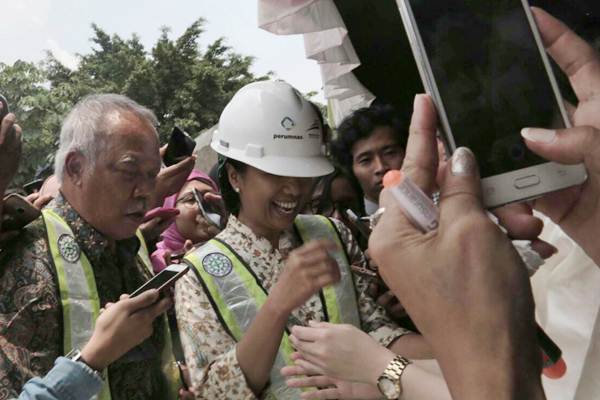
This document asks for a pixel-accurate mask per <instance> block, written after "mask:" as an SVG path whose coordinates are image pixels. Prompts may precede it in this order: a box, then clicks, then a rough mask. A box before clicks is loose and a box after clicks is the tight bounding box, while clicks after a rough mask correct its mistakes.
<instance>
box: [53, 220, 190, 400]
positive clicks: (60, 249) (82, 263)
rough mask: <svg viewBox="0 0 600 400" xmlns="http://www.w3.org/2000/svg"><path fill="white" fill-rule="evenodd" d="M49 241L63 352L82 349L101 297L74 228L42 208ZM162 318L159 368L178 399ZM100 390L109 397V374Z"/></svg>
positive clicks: (146, 260) (143, 254)
mask: <svg viewBox="0 0 600 400" xmlns="http://www.w3.org/2000/svg"><path fill="white" fill-rule="evenodd" d="M42 216H43V218H44V223H45V224H46V231H47V233H48V244H49V247H50V252H51V254H52V260H53V262H54V267H55V269H56V275H57V277H58V289H59V293H60V301H61V305H62V314H63V354H67V353H68V352H69V351H71V350H72V349H74V348H79V349H81V348H82V347H83V346H84V345H85V344H86V343H87V342H88V340H89V339H90V337H91V336H92V333H93V331H94V325H95V323H96V319H97V318H98V314H99V312H100V299H99V297H98V290H97V288H96V280H95V278H94V271H93V269H92V266H91V264H90V262H89V260H88V258H87V257H86V255H85V253H83V252H82V251H81V250H80V248H79V245H78V244H77V242H76V240H75V236H74V235H73V231H72V230H71V228H70V227H69V225H68V224H67V223H66V221H64V220H63V219H62V218H61V217H60V216H59V215H58V214H56V213H55V212H54V211H52V210H50V209H44V210H42ZM137 236H138V238H139V240H140V242H141V243H140V249H139V251H138V257H139V258H140V260H141V261H142V263H143V264H144V265H145V266H146V268H148V270H149V271H150V273H151V274H152V273H153V272H152V264H151V263H150V257H149V256H148V249H147V247H146V242H145V241H144V238H143V237H142V235H141V232H139V231H138V232H137ZM162 318H163V321H164V332H165V337H164V346H163V350H162V353H161V359H162V371H163V374H164V375H165V378H166V380H167V382H168V392H169V397H168V398H169V399H173V400H175V399H177V398H178V392H179V388H180V387H181V380H180V377H179V370H178V368H177V364H176V362H175V359H174V358H173V352H172V350H171V334H170V332H169V326H168V323H167V319H166V317H162ZM104 375H105V377H106V378H105V381H104V385H103V388H102V391H101V392H100V394H99V395H97V396H96V397H95V398H96V399H101V400H110V399H111V395H110V385H109V381H108V374H104Z"/></svg>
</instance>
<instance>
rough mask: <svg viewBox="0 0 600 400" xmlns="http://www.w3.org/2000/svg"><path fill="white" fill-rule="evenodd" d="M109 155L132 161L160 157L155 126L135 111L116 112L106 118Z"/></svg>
mask: <svg viewBox="0 0 600 400" xmlns="http://www.w3.org/2000/svg"><path fill="white" fill-rule="evenodd" d="M106 124H107V126H106V131H107V135H106V138H105V140H106V148H107V154H106V155H107V156H109V157H111V158H116V159H121V158H123V157H125V156H128V157H127V158H128V159H131V160H132V161H138V162H139V161H142V160H145V159H158V160H159V159H160V155H159V152H158V148H159V143H158V137H157V136H156V130H155V129H154V127H153V126H152V125H151V124H150V123H148V122H147V121H145V120H142V119H141V118H139V117H137V116H136V115H135V114H133V113H127V112H125V113H123V112H120V113H117V112H114V113H112V114H111V115H108V116H107V118H106Z"/></svg>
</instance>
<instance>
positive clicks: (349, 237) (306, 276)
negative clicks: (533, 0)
mask: <svg viewBox="0 0 600 400" xmlns="http://www.w3.org/2000/svg"><path fill="white" fill-rule="evenodd" d="M534 13H535V17H536V19H537V23H538V26H539V28H540V31H541V34H542V37H543V40H544V42H545V45H546V47H547V48H548V51H549V53H550V55H551V56H552V57H553V58H554V60H555V61H556V62H557V64H558V65H559V66H560V67H561V68H562V69H563V71H564V72H565V73H566V74H567V75H568V76H569V79H570V81H571V84H572V86H573V88H574V90H575V92H576V94H577V96H578V99H579V104H578V105H576V106H575V107H574V111H573V113H572V122H573V125H574V127H573V128H570V129H565V130H563V131H553V130H547V129H544V127H523V128H524V130H523V131H522V136H523V138H524V140H525V143H526V144H527V146H528V147H529V149H530V150H531V151H533V152H534V153H536V154H538V155H540V156H542V157H544V158H546V159H548V160H551V161H555V162H560V163H564V164H574V163H584V164H585V166H586V168H587V171H588V178H587V180H586V182H585V183H584V184H582V185H581V186H579V187H573V188H569V189H567V190H563V191H561V192H556V193H552V194H549V195H546V196H544V197H543V198H540V199H537V200H535V201H534V202H533V203H532V205H533V207H534V208H536V209H538V210H539V211H541V212H543V213H544V214H546V215H547V216H549V217H550V218H551V219H552V220H553V221H555V222H556V223H557V224H559V225H560V226H561V228H562V229H564V231H565V232H567V233H568V234H569V235H570V237H571V238H573V240H574V241H576V242H577V244H578V245H579V246H581V248H582V249H583V250H584V251H585V252H586V253H587V254H588V255H589V256H590V257H591V258H592V259H593V260H594V261H595V262H596V263H600V246H598V244H597V243H595V236H594V232H595V231H596V229H597V227H598V226H600V209H599V208H598V201H597V199H598V197H599V196H600V185H599V179H600V166H599V164H598V159H600V118H599V116H600V113H599V112H598V110H600V100H598V99H599V98H600V97H598V93H600V58H599V56H598V54H596V53H595V52H594V50H593V49H592V48H591V47H590V46H589V45H588V44H587V43H586V42H585V41H583V40H582V39H580V38H579V37H577V36H576V35H575V34H574V33H573V32H572V31H570V30H569V29H568V28H567V27H566V26H565V25H563V24H562V23H561V22H560V21H558V20H556V19H554V18H553V17H552V16H550V15H549V14H547V13H545V12H544V11H542V10H539V9H535V10H534ZM17 118H18V116H15V115H13V114H8V115H7V116H5V117H4V119H3V120H2V123H1V126H0V192H2V193H5V192H7V191H8V190H9V188H10V183H11V181H12V178H13V177H14V175H15V173H16V171H17V169H18V166H19V159H20V156H21V146H22V136H23V135H27V132H21V128H20V127H19V125H18V123H17V122H18V121H17ZM156 125H157V121H156V118H155V116H154V114H153V112H152V111H151V110H149V109H147V108H145V107H143V106H141V105H139V104H137V103H136V102H134V101H133V100H131V99H129V98H127V97H125V96H122V95H116V94H96V95H90V96H87V97H85V98H83V99H82V100H81V101H80V102H79V103H78V104H77V105H75V106H74V108H73V109H72V110H71V111H70V113H69V114H68V115H67V116H66V118H65V120H64V122H63V125H62V129H61V133H60V144H59V148H58V151H57V153H56V156H55V165H54V174H53V175H52V176H51V177H50V178H48V180H47V182H46V183H45V184H44V185H43V186H42V188H41V189H40V191H39V192H37V193H35V194H34V195H32V196H30V197H29V198H28V200H29V201H30V202H31V206H32V207H34V208H37V209H39V213H40V215H39V217H37V218H36V219H34V220H33V221H31V222H30V223H28V224H27V225H26V226H23V227H18V228H11V229H10V230H6V229H4V230H3V229H2V225H0V343H1V348H0V400H4V399H13V398H19V399H90V398H98V399H128V400H129V399H171V398H172V399H176V398H183V399H194V398H195V399H233V400H235V399H255V398H275V399H400V398H401V399H432V400H433V399H450V398H454V399H482V398H494V399H507V400H508V399H543V398H544V392H543V388H542V384H541V378H540V374H541V369H542V363H541V357H540V348H539V345H538V343H537V338H536V323H535V319H534V302H533V296H532V293H531V286H530V282H529V275H528V271H527V269H526V268H525V265H524V264H523V261H522V260H521V258H520V257H519V255H518V253H517V252H516V251H515V248H514V247H513V246H512V244H511V239H523V240H529V241H531V243H532V247H533V248H534V249H535V250H536V251H538V253H539V254H540V255H542V256H543V257H548V256H550V255H551V254H552V253H553V251H554V249H553V248H552V246H550V245H549V244H547V243H545V242H543V241H541V240H539V238H538V235H539V234H540V232H541V229H542V224H541V221H540V220H539V219H537V218H536V217H534V216H533V215H532V210H531V207H530V205H525V204H517V205H509V206H507V207H504V208H502V209H498V210H495V211H494V213H495V214H496V216H497V219H498V220H499V221H500V223H501V224H502V225H503V227H502V228H500V227H499V226H498V225H496V224H495V223H494V222H492V220H491V219H490V218H489V216H488V214H487V213H486V211H485V209H484V207H483V205H482V200H481V185H480V181H479V175H478V168H477V161H476V159H475V156H474V155H473V154H472V153H471V152H470V151H469V150H468V149H466V148H459V149H457V150H456V151H455V152H454V154H453V155H452V156H451V157H449V158H446V157H445V156H444V152H443V150H441V149H440V147H439V145H438V141H437V139H436V131H437V127H438V122H437V116H436V111H435V108H434V106H433V103H432V101H431V99H430V98H429V97H428V96H426V95H417V96H416V97H415V102H414V110H413V114H412V117H411V118H410V121H409V120H408V118H406V119H403V118H402V116H400V115H398V114H397V113H396V112H395V111H394V109H393V108H392V107H390V106H387V105H381V104H374V105H372V106H371V107H369V108H365V109H360V110H357V111H355V112H354V113H353V114H352V115H349V116H348V117H347V118H346V119H345V121H344V122H343V123H342V124H341V125H340V126H339V127H338V129H337V135H335V137H334V138H333V139H331V138H330V135H329V134H328V127H327V126H326V124H325V123H324V121H323V118H322V116H321V115H320V113H319V110H318V108H316V107H315V106H314V105H313V104H311V103H310V102H309V101H307V100H306V99H304V98H303V97H302V95H301V94H300V93H299V92H298V91H297V90H296V89H294V88H293V87H291V86H290V85H289V84H287V83H285V82H282V81H261V82H255V83H251V84H249V85H247V86H245V87H244V88H242V89H241V90H240V91H238V92H237V93H236V94H235V96H234V97H233V98H232V100H231V101H230V102H229V104H228V105H227V106H226V108H225V109H224V110H223V112H222V114H221V117H220V120H219V128H218V130H217V131H216V132H215V133H214V136H213V140H212V144H211V147H212V148H213V149H214V150H215V151H216V152H217V153H218V155H219V159H218V163H217V165H216V166H215V168H214V171H212V172H213V173H212V174H207V173H205V172H203V171H199V170H197V169H194V165H195V161H196V160H195V156H193V155H192V156H189V157H186V158H184V159H183V160H181V161H179V162H178V163H176V164H174V165H171V166H169V167H165V166H164V165H163V163H162V159H161V156H162V155H163V154H164V151H165V149H164V148H160V144H159V140H158V135H157V130H156ZM482 130H485V127H482ZM324 149H327V151H325V150H324ZM396 170H401V173H402V176H403V177H404V179H409V180H410V181H411V182H413V183H414V184H415V185H417V187H418V188H420V190H421V191H422V192H424V193H425V194H427V195H428V196H433V194H434V193H439V195H438V196H439V213H440V221H439V227H438V228H437V230H436V231H434V232H429V233H423V232H422V231H421V230H419V229H418V227H415V226H414V225H413V223H412V222H411V221H412V220H411V219H410V218H408V217H407V211H406V210H403V209H402V207H401V206H400V205H399V204H398V203H397V201H396V200H395V197H394V196H393V195H392V194H391V192H390V189H389V188H384V177H385V176H386V174H387V173H389V172H390V171H396ZM209 175H210V176H209ZM211 176H213V177H212V178H211ZM204 202H206V203H207V204H212V205H213V206H214V208H215V209H217V210H220V211H219V218H217V220H216V221H215V220H211V219H210V218H207V216H206V213H202V212H201V210H200V207H202V206H201V203H204ZM2 207H3V205H2V202H0V216H2V217H4V216H3V208H2ZM153 209H155V210H153ZM150 210H153V211H156V210H158V211H156V212H150V213H149V211H150ZM382 210H384V211H382ZM5 214H6V213H5ZM374 215H376V216H377V217H378V218H373V216H374ZM3 220H6V219H4V218H0V223H1V221H3ZM365 226H366V227H367V229H365ZM370 229H372V233H371V232H370ZM457 244H460V245H457ZM172 263H179V264H181V263H183V264H185V265H187V266H189V272H187V273H186V274H185V275H183V277H182V278H181V279H179V280H178V281H177V282H176V283H175V285H174V288H173V289H172V290H168V291H162V292H159V291H157V290H155V289H151V290H148V291H145V292H143V293H142V294H140V295H138V296H131V297H130V294H131V293H133V292H134V291H135V290H136V289H138V288H139V287H140V286H142V285H143V284H144V283H145V282H147V281H148V280H149V279H151V278H152V277H153V276H154V274H156V273H160V271H163V270H164V269H165V268H166V267H167V266H168V265H170V264H172ZM439 370H441V374H440V373H439Z"/></svg>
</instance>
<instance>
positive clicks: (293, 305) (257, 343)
mask: <svg viewBox="0 0 600 400" xmlns="http://www.w3.org/2000/svg"><path fill="white" fill-rule="evenodd" d="M323 131H324V126H323V123H322V122H321V120H320V118H319V115H318V114H317V111H316V110H315V108H314V107H313V106H312V105H311V104H310V103H309V102H308V101H306V100H305V99H304V98H302V96H301V95H300V94H299V93H298V91H297V90H295V89H294V88H293V87H291V86H290V85H288V84H286V83H284V82H281V81H277V82H268V81H263V82H256V83H252V84H250V85H247V86H245V87H244V88H242V89H241V90H240V91H239V92H238V93H237V94H236V95H235V96H234V97H233V99H232V100H231V102H230V103H229V104H228V105H227V107H226V108H225V110H224V111H223V113H222V115H221V118H220V121H219V129H218V131H217V132H216V133H215V135H214V137H213V142H212V144H211V146H212V147H213V149H215V150H216V151H217V152H218V153H219V155H220V161H219V184H220V187H221V189H222V193H223V198H224V200H225V204H226V206H227V207H228V208H229V211H230V212H231V213H232V215H231V216H230V217H229V221H228V224H227V226H226V228H225V229H224V230H223V231H222V232H221V233H220V234H218V235H217V236H216V237H215V238H214V239H213V240H210V241H209V242H208V243H206V244H205V245H204V246H202V247H200V248H198V249H196V250H194V251H193V252H191V253H188V255H187V256H186V257H185V261H186V262H188V263H189V264H192V265H193V266H194V268H193V270H194V272H195V274H188V275H186V276H185V277H183V278H182V279H181V280H180V281H179V282H178V283H177V286H176V293H175V298H176V301H175V304H176V312H177V320H178V325H179V327H180V330H181V337H182V344H183V348H184V353H185V358H186V361H187V363H188V367H189V369H190V373H191V376H192V381H193V384H194V386H195V389H196V391H197V393H198V395H197V398H201V399H214V398H228V399H232V400H235V399H248V398H257V397H260V398H263V397H268V396H270V395H274V396H275V397H276V398H285V399H299V398H301V390H299V389H297V388H291V387H288V386H287V385H286V384H285V379H284V378H283V377H282V375H281V373H280V370H281V368H282V367H283V366H285V365H287V364H288V363H290V362H291V352H292V350H291V344H290V340H289V338H288V335H287V331H288V330H289V328H291V327H292V326H293V325H307V324H308V323H309V321H310V320H320V321H331V322H333V323H347V324H351V325H353V326H356V327H362V328H363V329H365V331H367V332H369V333H370V335H371V336H372V337H373V338H374V339H375V340H377V342H378V343H379V344H380V345H383V346H389V345H391V344H392V342H394V346H395V345H396V343H402V342H403V339H404V336H403V335H406V334H407V333H409V332H408V331H406V330H403V329H401V328H399V327H398V326H396V325H395V324H394V323H393V322H391V321H390V320H389V319H387V317H386V316H385V312H384V311H383V309H381V308H380V307H378V306H377V305H376V304H375V303H374V302H373V301H372V300H371V299H370V298H369V297H368V296H366V295H365V294H364V293H365V292H366V289H367V285H368V282H366V281H365V280H364V278H361V277H357V276H354V275H353V274H352V273H351V269H350V265H351V264H352V265H363V266H364V265H365V259H364V256H363V254H362V252H361V251H360V248H359V247H358V245H357V244H356V242H355V241H354V239H353V238H352V234H351V233H350V231H349V230H348V229H347V228H346V227H345V226H344V225H343V224H342V223H341V222H339V221H337V220H334V219H329V218H326V217H322V216H316V215H299V213H300V210H302V209H303V208H304V207H305V205H306V203H307V202H308V201H309V200H310V196H311V191H312V188H313V187H314V184H315V181H316V179H317V178H318V177H320V176H324V175H327V174H330V173H331V172H332V171H333V167H332V165H331V164H330V163H329V161H328V160H327V159H326V158H325V156H324V155H323V153H322V137H323ZM401 337H402V338H401ZM397 339H399V340H397ZM407 351H408V349H407Z"/></svg>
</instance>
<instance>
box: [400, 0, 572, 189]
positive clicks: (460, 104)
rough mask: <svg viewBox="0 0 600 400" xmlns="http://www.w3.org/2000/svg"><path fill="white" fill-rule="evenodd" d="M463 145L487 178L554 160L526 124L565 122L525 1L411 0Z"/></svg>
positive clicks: (559, 125)
mask: <svg viewBox="0 0 600 400" xmlns="http://www.w3.org/2000/svg"><path fill="white" fill-rule="evenodd" d="M407 1H408V2H409V4H410V6H411V8H412V12H413V15H414V18H415V22H416V25H417V27H418V30H419V33H420V36H421V39H422V41H423V46H424V50H425V52H426V53H427V58H428V59H429V63H430V66H431V70H432V72H433V76H434V79H435V84H436V86H437V89H438V91H439V95H440V98H441V100H442V103H443V107H444V109H445V112H446V115H447V118H448V122H449V127H450V130H451V135H452V137H453V139H454V142H455V145H456V147H460V146H467V147H469V148H470V149H471V150H472V151H473V152H474V153H475V155H476V156H477V159H478V162H479V167H480V171H481V176H482V177H483V178H485V177H489V176H492V175H499V174H503V173H506V172H510V171H514V170H518V169H522V168H527V167H532V166H534V165H538V164H542V163H545V162H547V161H545V160H544V159H542V158H540V157H538V156H536V155H535V154H533V153H532V152H531V151H529V150H528V149H527V147H526V146H525V144H524V142H523V139H522V138H521V135H520V131H521V129H522V128H524V127H544V128H554V129H562V128H565V124H564V120H563V116H562V114H561V108H560V107H559V105H558V101H557V97H556V94H555V92H554V90H553V87H552V84H551V81H550V78H549V76H548V73H547V71H546V68H545V64H544V61H543V59H542V57H541V55H540V50H539V48H538V45H537V42H536V40H535V37H534V33H533V30H532V27H531V26H530V24H529V21H528V17H527V14H526V13H525V7H528V5H527V4H526V2H524V1H522V0H494V1H482V0H407Z"/></svg>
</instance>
